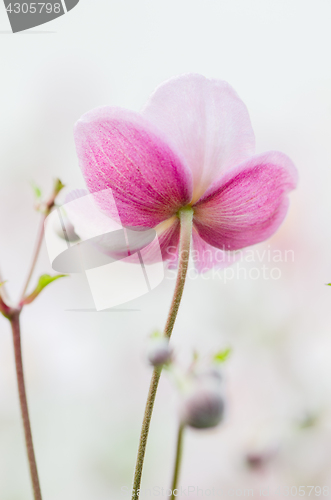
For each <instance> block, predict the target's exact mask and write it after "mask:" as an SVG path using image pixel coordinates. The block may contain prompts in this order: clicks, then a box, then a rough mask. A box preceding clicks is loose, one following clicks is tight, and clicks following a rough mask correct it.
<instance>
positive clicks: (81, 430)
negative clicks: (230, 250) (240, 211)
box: [0, 0, 331, 500]
mask: <svg viewBox="0 0 331 500" xmlns="http://www.w3.org/2000/svg"><path fill="white" fill-rule="evenodd" d="M330 18H331V4H330V2H329V0H324V1H323V0H317V1H315V2H312V1H308V0H227V1H224V0H214V1H213V0H200V1H196V0H167V1H163V2H161V1H159V0H158V1H155V0H154V1H152V0H151V1H143V0H121V1H112V0H96V1H93V0H81V1H80V3H79V5H78V6H77V7H76V8H75V9H74V10H72V11H71V12H70V13H68V14H67V15H66V16H63V17H61V18H59V19H57V20H55V21H53V22H52V23H50V24H47V25H44V26H42V27H38V28H35V29H34V30H31V31H29V32H26V33H22V34H16V35H12V34H11V33H10V26H9V22H8V19H7V17H6V12H5V10H4V7H3V6H2V5H0V53H1V56H0V61H1V69H0V70H1V78H0V138H1V140H0V242H1V247H0V266H1V270H2V273H3V274H4V277H5V279H7V280H8V286H9V290H10V292H11V293H12V295H13V296H17V295H18V294H19V293H20V290H21V286H22V281H23V279H24V278H25V275H26V272H27V267H28V265H29V261H30V258H31V254H32V250H33V246H34V238H35V234H36V231H37V225H38V218H39V217H38V214H37V213H35V212H34V211H33V196H32V191H31V188H30V185H29V183H30V181H31V180H34V181H35V182H36V183H38V184H39V185H41V186H42V188H43V190H44V192H45V193H46V194H47V192H48V191H49V190H50V188H51V183H52V178H54V177H56V176H59V177H60V178H61V179H62V181H63V182H64V183H65V184H66V185H67V186H68V187H69V188H74V187H77V186H81V185H82V179H81V177H80V172H79V169H78V165H77V160H76V156H75V149H74V142H73V137H72V129H73V124H74V122H75V121H76V120H77V119H78V118H79V117H80V115H81V114H83V113H84V112H86V111H87V110H89V109H91V108H93V107H95V106H99V105H103V104H110V105H119V106H123V107H127V108H131V109H134V110H139V109H140V107H141V106H142V105H143V104H144V102H145V100H146V99H147V97H148V95H149V94H150V93H151V92H152V91H153V89H154V88H155V86H156V85H158V84H159V83H161V82H162V81H163V80H165V79H167V78H169V77H172V76H174V75H177V74H180V73H185V72H191V71H194V72H199V73H202V74H204V75H205V76H208V77H214V78H221V79H225V80H227V81H229V82H230V83H231V84H232V85H233V86H234V88H235V89H236V90H237V92H238V93H239V95H240V96H241V97H242V99H243V100H244V102H245V103H246V104H247V106H248V109H249V111H250V115H251V119H252V123H253V127H254V130H255V133H256V138H257V150H258V152H261V151H265V150H269V149H276V150H281V151H283V152H285V153H287V154H288V155H289V156H290V157H291V158H292V159H293V160H294V162H295V163H296V165H297V167H298V169H299V172H300V184H299V187H298V190H297V192H296V193H293V195H291V199H292V203H291V208H290V212H289V215H288V218H287V220H286V222H285V224H284V225H283V226H282V228H281V229H280V231H279V232H278V233H277V235H275V236H274V237H273V238H272V239H271V240H270V241H269V242H267V243H266V244H265V245H260V246H259V250H260V251H263V248H268V245H270V248H271V249H282V250H284V249H293V250H294V252H295V261H294V263H292V262H288V263H283V264H282V265H281V268H282V278H281V279H280V280H278V281H272V280H262V279H260V280H256V281H253V280H244V279H239V280H237V279H235V280H232V281H230V282H229V283H227V284H224V281H223V280H222V279H205V280H203V279H201V278H200V279H198V280H191V281H189V282H188V283H187V287H186V290H185V295H184V299H183V304H182V308H181V311H180V314H179V317H178V322H177V324H176V327H175V331H174V336H173V344H174V346H175V347H176V348H177V349H178V352H179V355H178V357H179V359H180V360H182V359H183V360H185V359H187V358H188V356H189V354H190V353H191V352H192V349H193V348H196V349H198V350H199V351H201V352H202V353H203V354H205V355H208V353H210V352H212V350H213V349H217V348H222V347H227V346H228V345H229V346H231V347H232V349H233V353H232V355H231V357H230V359H229V361H228V362H227V364H226V366H225V367H224V372H225V373H224V374H225V379H226V391H227V405H228V409H227V417H226V421H225V423H224V425H223V426H221V427H220V428H219V429H217V430H214V431H210V432H205V433H204V432H201V433H199V432H188V433H187V436H186V443H185V445H186V447H185V453H184V465H183V471H182V475H181V484H182V485H183V486H188V485H194V486H199V487H200V488H209V487H211V488H212V487H213V486H214V487H215V488H216V487H217V488H224V490H225V492H226V491H227V490H228V489H229V488H239V489H240V488H248V487H253V488H255V496H257V495H258V490H257V489H258V488H259V487H261V486H263V487H266V486H268V485H269V486H270V488H271V490H270V491H271V492H273V491H275V489H276V487H277V486H286V485H290V486H291V485H297V486H299V485H321V486H323V485H327V484H330V482H331V481H330V479H331V477H330V470H331V469H330V467H331V455H330V449H331V425H330V414H331V405H330V401H331V363H330V359H331V337H330V333H331V307H330V306H331V288H329V287H327V286H325V283H327V282H329V281H331V252H330V248H331V224H330V209H331V194H330V182H331V174H330V172H331V165H330V163H331V140H330V133H331V127H330V126H331V89H330V83H331V65H330V46H331V31H330ZM265 264H266V265H268V262H265ZM256 265H257V266H261V264H259V263H258V264H256ZM269 265H270V264H269ZM247 268H249V265H248V264H247ZM50 271H51V269H50V266H49V263H48V259H47V255H46V252H45V248H43V251H42V255H41V259H40V262H39V264H38V269H37V273H36V276H35V278H34V280H36V278H37V275H38V273H39V274H40V273H43V272H50ZM173 285H174V283H173V281H171V280H170V279H167V280H165V281H164V282H163V283H162V285H160V286H159V287H158V288H157V289H156V290H155V291H154V292H153V293H151V294H149V295H147V296H145V297H142V298H140V299H139V300H136V301H133V302H132V303H130V304H128V305H126V306H123V309H125V308H129V309H138V311H131V312H130V311H122V312H112V313H111V312H108V313H98V314H97V313H73V312H66V311H65V310H66V309H68V308H69V307H70V305H72V303H73V301H75V300H77V298H78V297H80V295H81V293H82V292H81V288H80V285H79V283H77V282H76V281H75V280H74V279H71V278H67V279H66V280H63V281H62V282H60V281H59V282H57V283H55V284H53V285H52V286H51V287H49V289H47V290H46V291H45V292H44V293H43V294H42V296H41V297H40V298H39V299H38V300H37V301H36V302H35V303H34V304H33V305H31V306H29V307H28V308H26V310H25V311H24V314H23V316H22V322H23V349H24V362H25V370H26V378H27V385H28V396H29V404H30V409H31V418H32V425H33V433H34V437H35V446H36V453H37V459H38V464H39V470H40V476H41V483H42V488H43V494H44V498H45V499H46V500H76V499H77V500H78V499H79V500H88V499H89V500H92V499H93V500H96V499H98V500H111V499H114V500H115V499H116V500H118V499H119V498H121V493H120V489H121V487H122V486H127V487H130V485H131V480H132V472H133V467H134V461H135V455H136V449H137V443H138V435H139V429H140V423H141V419H142V413H143V407H144V400H145V396H146V392H147V386H148V383H149V377H150V369H149V368H148V367H147V366H146V364H145V362H144V356H143V353H144V349H145V344H146V338H147V335H148V334H149V333H151V331H152V330H153V329H154V328H162V326H163V324H164V322H165V318H166V314H167V309H168V306H169V303H170V299H171V293H172V289H173ZM176 405H177V402H176V395H175V393H174V390H173V388H172V386H171V383H170V382H169V380H167V378H166V377H164V378H163V379H162V382H161V386H160V393H159V394H158V398H157V403H156V408H155V415H154V419H153V423H152V428H151V436H150V441H149V446H148V451H147V459H146V467H145V471H144V472H145V473H144V478H143V488H148V487H152V486H154V485H159V486H164V487H168V485H169V482H170V477H171V467H172V460H173V455H174V443H175V431H176V426H177V422H176V411H177V410H176ZM307 416H311V417H313V418H312V420H313V425H311V426H310V427H306V428H304V429H302V425H301V424H302V422H303V421H304V419H305V417H307ZM273 449H276V450H277V453H276V454H275V456H274V458H273V459H272V460H271V461H270V462H269V463H268V464H267V465H266V467H265V468H264V469H263V470H261V471H252V470H250V469H249V468H248V467H247V466H246V464H245V456H246V454H247V453H249V452H262V453H264V452H266V453H268V452H269V451H270V450H273ZM270 496H271V497H272V498H273V497H274V498H281V497H276V496H274V495H271V494H270ZM0 498H1V500H30V499H31V498H32V495H31V487H30V482H29V476H28V467H27V460H26V456H25V450H24V446H23V433H22V426H21V422H20V418H19V406H18V398H17V391H16V381H15V375H14V367H13V352H12V345H11V337H10V331H9V326H8V324H7V322H6V320H5V319H1V318H0ZM126 498H128V497H126ZM142 498H144V499H145V498H150V497H149V496H148V495H147V494H146V495H143V496H142ZM200 498H201V496H200ZM220 498H230V497H229V495H227V494H226V493H224V495H223V496H221V497H220Z"/></svg>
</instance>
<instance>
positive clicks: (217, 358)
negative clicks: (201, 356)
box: [213, 347, 231, 363]
mask: <svg viewBox="0 0 331 500" xmlns="http://www.w3.org/2000/svg"><path fill="white" fill-rule="evenodd" d="M230 353H231V349H230V348H229V347H228V348H227V349H223V350H222V351H218V352H217V353H216V354H214V356H213V361H214V362H215V363H224V361H226V360H227V359H228V357H229V355H230Z"/></svg>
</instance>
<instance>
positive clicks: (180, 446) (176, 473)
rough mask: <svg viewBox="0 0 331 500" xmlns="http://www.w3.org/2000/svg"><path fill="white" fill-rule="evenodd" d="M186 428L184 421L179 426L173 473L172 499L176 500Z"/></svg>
mask: <svg viewBox="0 0 331 500" xmlns="http://www.w3.org/2000/svg"><path fill="white" fill-rule="evenodd" d="M184 428H185V425H184V424H183V423H180V424H179V428H178V435H177V449H176V461H175V468H174V475H173V479H172V487H171V491H172V495H171V500H175V498H176V495H175V489H176V488H177V484H178V477H179V472H180V465H181V461H182V452H183V434H184Z"/></svg>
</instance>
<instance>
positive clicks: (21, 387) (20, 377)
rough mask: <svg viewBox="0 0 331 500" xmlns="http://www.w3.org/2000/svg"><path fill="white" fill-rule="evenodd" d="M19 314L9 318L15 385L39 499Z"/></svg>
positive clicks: (16, 313) (38, 498)
mask: <svg viewBox="0 0 331 500" xmlns="http://www.w3.org/2000/svg"><path fill="white" fill-rule="evenodd" d="M19 315H20V311H17V312H15V313H14V314H13V315H12V317H11V318H10V323H11V327H12V332H13V341H14V353H15V365H16V376H17V385H18V393H19V399H20V405H21V413H22V419H23V427H24V435H25V443H26V449H27V454H28V460H29V466H30V475H31V480H32V486H33V493H34V500H41V490H40V484H39V478H38V471H37V463H36V457H35V454H34V449H33V441H32V433H31V425H30V418H29V410H28V403H27V398H26V391H25V383H24V373H23V363H22V347H21V331H20V320H19Z"/></svg>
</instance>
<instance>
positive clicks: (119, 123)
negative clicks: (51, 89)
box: [75, 107, 192, 228]
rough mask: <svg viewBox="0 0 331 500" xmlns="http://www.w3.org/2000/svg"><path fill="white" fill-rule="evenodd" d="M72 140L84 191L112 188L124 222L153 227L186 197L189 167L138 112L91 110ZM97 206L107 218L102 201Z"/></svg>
mask: <svg viewBox="0 0 331 500" xmlns="http://www.w3.org/2000/svg"><path fill="white" fill-rule="evenodd" d="M75 141H76V147H77V153H78V158H79V161H80V166H81V169H82V171H83V175H84V177H85V180H86V183H87V187H88V189H89V191H90V192H96V191H101V190H104V189H107V188H111V189H112V191H113V196H114V199H115V202H116V206H117V210H118V213H119V216H120V218H121V221H122V224H123V225H125V226H137V227H138V226H143V227H150V228H152V227H154V226H156V225H157V224H159V223H160V222H162V221H163V220H165V219H167V218H169V217H171V216H172V215H173V214H175V213H176V211H177V210H178V209H179V208H180V207H181V206H182V205H185V204H186V203H188V202H189V201H190V199H191V196H192V179H191V173H190V171H189V169H188V168H187V167H185V165H184V164H183V162H182V161H181V160H180V159H179V158H178V156H177V155H176V154H175V153H174V152H173V151H172V150H171V149H170V147H169V146H168V145H167V144H166V142H164V141H163V140H162V138H160V137H159V136H158V135H156V133H155V132H154V130H153V127H151V126H150V125H149V123H148V122H146V120H145V119H144V118H142V117H141V116H140V115H139V114H138V113H133V112H130V111H126V110H122V109H119V108H111V107H105V108H98V109H96V110H93V111H91V112H89V113H87V114H85V115H84V116H83V117H82V118H81V119H80V120H79V121H78V122H77V124H76V127H75ZM100 208H101V209H102V210H103V211H104V212H105V213H106V214H107V215H109V216H110V217H112V215H113V214H112V213H111V208H110V207H109V206H108V205H107V203H105V204H104V206H101V207H100Z"/></svg>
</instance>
